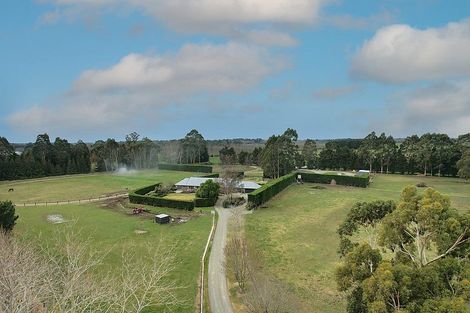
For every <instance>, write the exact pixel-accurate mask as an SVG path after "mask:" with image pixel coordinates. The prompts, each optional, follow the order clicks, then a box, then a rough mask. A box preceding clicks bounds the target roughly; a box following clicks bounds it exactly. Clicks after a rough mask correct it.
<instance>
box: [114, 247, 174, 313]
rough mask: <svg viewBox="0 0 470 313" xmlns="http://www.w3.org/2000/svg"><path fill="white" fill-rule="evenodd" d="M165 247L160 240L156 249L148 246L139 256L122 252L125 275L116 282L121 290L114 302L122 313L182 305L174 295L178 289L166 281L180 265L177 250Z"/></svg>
mask: <svg viewBox="0 0 470 313" xmlns="http://www.w3.org/2000/svg"><path fill="white" fill-rule="evenodd" d="M162 247H163V243H162V241H160V243H159V244H158V245H157V246H156V247H154V246H146V247H145V253H144V254H143V255H142V254H141V255H140V256H137V255H136V254H135V252H128V251H126V252H124V253H123V257H122V259H123V265H122V272H121V276H120V278H119V279H118V281H117V282H116V283H117V285H119V286H120V287H121V288H120V289H119V291H118V293H117V294H116V296H117V297H116V301H115V304H116V306H117V307H118V309H119V310H118V311H119V312H123V313H124V312H136V313H139V312H143V311H144V310H145V309H148V308H154V307H161V306H164V307H171V306H174V305H177V304H181V303H182V301H181V300H179V299H178V298H177V297H176V295H175V291H176V290H177V289H178V286H177V285H176V284H175V282H174V281H170V280H168V279H167V278H168V275H169V274H170V273H171V272H173V271H174V269H175V265H176V264H177V263H176V261H175V253H174V250H173V249H165V248H162Z"/></svg>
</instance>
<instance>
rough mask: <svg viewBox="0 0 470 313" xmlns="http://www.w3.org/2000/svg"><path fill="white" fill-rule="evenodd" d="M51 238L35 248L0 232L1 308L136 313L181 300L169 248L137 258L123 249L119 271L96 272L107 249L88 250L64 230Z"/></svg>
mask: <svg viewBox="0 0 470 313" xmlns="http://www.w3.org/2000/svg"><path fill="white" fill-rule="evenodd" d="M54 238H57V242H54V244H51V245H49V246H46V247H42V248H39V247H38V246H37V245H34V244H33V242H34V241H25V240H20V239H18V238H15V237H13V236H11V235H9V234H5V233H3V232H0V246H1V249H0V312H1V313H3V312H5V313H6V312H8V313H43V312H44V313H45V312H48V313H49V312H51V313H59V312H60V313H63V312H65V313H69V312H70V313H72V312H74V313H77V312H78V313H88V312H106V313H108V312H110V313H115V312H116V313H118V312H136V313H139V312H143V311H144V310H145V309H146V308H149V307H162V306H165V307H169V306H172V305H174V304H177V303H181V301H179V300H178V299H177V298H176V296H175V294H174V291H175V289H176V285H175V283H174V282H172V281H171V280H169V279H168V275H169V274H170V272H171V271H172V270H173V269H174V266H175V262H174V251H173V250H171V249H170V250H168V249H165V248H163V246H162V245H157V247H156V248H155V249H154V250H153V249H151V248H150V246H149V247H147V253H146V254H145V253H144V254H142V255H141V256H140V257H136V255H135V254H134V253H124V254H123V266H122V272H121V275H116V274H115V273H111V272H108V273H104V274H98V272H100V271H98V270H97V267H99V266H103V260H104V258H105V257H106V255H107V251H104V252H103V251H100V252H97V251H94V250H93V249H90V247H89V245H88V244H87V243H86V242H84V241H80V240H77V238H80V236H78V235H77V234H76V233H75V232H73V231H69V230H67V231H65V232H63V233H59V234H57V235H56V236H54ZM150 251H152V253H150ZM116 270H117V271H119V268H118V269H115V271H116ZM101 272H102V271H101Z"/></svg>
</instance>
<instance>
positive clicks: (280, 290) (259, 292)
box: [244, 273, 298, 313]
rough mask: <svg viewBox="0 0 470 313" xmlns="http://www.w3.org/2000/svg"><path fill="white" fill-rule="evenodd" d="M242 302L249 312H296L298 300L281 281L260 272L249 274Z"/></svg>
mask: <svg viewBox="0 0 470 313" xmlns="http://www.w3.org/2000/svg"><path fill="white" fill-rule="evenodd" d="M244 303H245V306H246V309H247V311H248V312H249V313H290V312H292V313H293V312H298V302H297V301H296V299H295V298H294V296H293V295H292V292H290V291H289V290H287V288H285V287H284V286H283V284H282V283H281V282H279V281H277V280H275V279H272V278H268V277H267V276H265V275H261V274H255V273H253V275H252V276H251V279H250V286H249V288H248V291H247V292H246V293H245V295H244Z"/></svg>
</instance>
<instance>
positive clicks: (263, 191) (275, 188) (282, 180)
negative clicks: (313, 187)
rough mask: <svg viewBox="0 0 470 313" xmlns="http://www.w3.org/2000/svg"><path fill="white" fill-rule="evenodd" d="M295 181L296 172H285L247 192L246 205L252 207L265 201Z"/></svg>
mask: <svg viewBox="0 0 470 313" xmlns="http://www.w3.org/2000/svg"><path fill="white" fill-rule="evenodd" d="M295 181H296V173H291V174H287V175H284V176H281V177H279V178H277V179H274V180H271V181H270V182H268V183H267V184H265V185H263V186H262V187H261V188H259V189H257V190H255V191H253V192H251V193H249V194H248V206H249V207H250V208H253V207H257V206H259V205H261V204H263V203H265V202H266V201H268V200H269V199H271V198H272V197H274V196H275V195H277V194H278V193H279V192H281V191H282V190H284V189H285V188H287V187H288V186H290V185H291V184H292V183H294V182H295Z"/></svg>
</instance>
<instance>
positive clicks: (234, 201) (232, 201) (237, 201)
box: [222, 197, 246, 208]
mask: <svg viewBox="0 0 470 313" xmlns="http://www.w3.org/2000/svg"><path fill="white" fill-rule="evenodd" d="M245 202H246V200H245V198H243V197H235V198H228V199H225V200H224V202H223V204H222V206H223V207H224V208H230V207H232V206H240V205H242V204H244V203H245Z"/></svg>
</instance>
